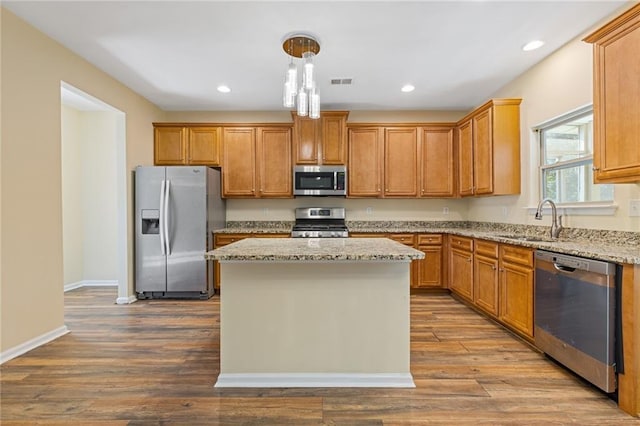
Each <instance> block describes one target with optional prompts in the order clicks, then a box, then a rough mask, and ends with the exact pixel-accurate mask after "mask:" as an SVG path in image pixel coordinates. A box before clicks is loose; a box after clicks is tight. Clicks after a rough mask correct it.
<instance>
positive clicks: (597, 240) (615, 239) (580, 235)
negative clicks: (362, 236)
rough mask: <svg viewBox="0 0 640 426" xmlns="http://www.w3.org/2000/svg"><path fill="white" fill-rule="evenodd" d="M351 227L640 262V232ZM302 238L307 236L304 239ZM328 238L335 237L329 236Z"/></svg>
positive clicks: (263, 226) (272, 227)
mask: <svg viewBox="0 0 640 426" xmlns="http://www.w3.org/2000/svg"><path fill="white" fill-rule="evenodd" d="M228 225H229V226H227V227H226V228H223V229H219V230H215V231H214V232H216V233H253V234H265V233H282V234H287V233H290V232H291V227H292V226H293V222H286V221H283V222H230V223H229V224H228ZM347 227H348V228H349V232H352V233H353V232H362V233H381V234H383V233H384V234H390V233H438V234H452V235H460V236H464V237H469V238H479V239H484V240H489V241H496V242H499V243H506V244H512V245H518V246H524V247H530V248H534V249H542V250H549V251H554V252H558V253H564V254H569V255H574V256H582V257H587V258H591V259H599V260H604V261H608V262H616V263H628V264H635V265H640V233H638V232H622V231H604V230H592V229H580V228H573V229H572V228H568V229H564V230H563V231H562V233H561V234H560V238H559V239H557V240H552V239H551V238H549V227H548V226H532V225H517V224H516V225H514V224H504V223H488V222H454V221H451V222H444V221H357V222H349V221H348V222H347ZM507 236H513V237H516V236H527V237H529V239H518V238H509V237H507ZM534 239H535V240H534ZM296 240H297V239H296ZM300 240H305V239H304V238H301V239H300ZM325 240H331V239H329V238H327V239H325ZM323 241H324V240H323Z"/></svg>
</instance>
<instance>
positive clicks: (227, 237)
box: [213, 234, 251, 290]
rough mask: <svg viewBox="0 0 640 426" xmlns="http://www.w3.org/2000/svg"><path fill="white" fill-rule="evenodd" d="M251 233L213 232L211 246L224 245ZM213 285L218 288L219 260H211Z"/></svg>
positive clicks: (242, 238) (218, 246)
mask: <svg viewBox="0 0 640 426" xmlns="http://www.w3.org/2000/svg"><path fill="white" fill-rule="evenodd" d="M250 236H251V234H215V235H214V236H213V248H220V247H224V246H226V245H228V244H231V243H235V242H236V241H240V240H244V239H245V238H249V237H250ZM213 274H214V280H213V286H214V288H215V289H216V290H219V289H220V262H218V261H217V260H214V261H213Z"/></svg>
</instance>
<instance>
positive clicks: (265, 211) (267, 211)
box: [262, 207, 269, 216]
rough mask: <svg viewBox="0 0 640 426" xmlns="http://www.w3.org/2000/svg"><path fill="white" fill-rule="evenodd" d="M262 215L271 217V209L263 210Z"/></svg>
mask: <svg viewBox="0 0 640 426" xmlns="http://www.w3.org/2000/svg"><path fill="white" fill-rule="evenodd" d="M262 214H263V215H265V216H269V209H268V208H267V207H265V208H263V209H262Z"/></svg>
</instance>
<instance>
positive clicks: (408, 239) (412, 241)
mask: <svg viewBox="0 0 640 426" xmlns="http://www.w3.org/2000/svg"><path fill="white" fill-rule="evenodd" d="M387 238H389V239H391V240H393V241H397V242H399V243H402V244H404V245H405V246H409V247H411V248H417V247H416V236H415V235H414V234H389V235H387ZM418 262H419V261H418V260H413V261H411V270H410V277H409V282H410V284H411V288H415V287H416V286H417V283H418Z"/></svg>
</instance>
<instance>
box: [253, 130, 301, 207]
mask: <svg viewBox="0 0 640 426" xmlns="http://www.w3.org/2000/svg"><path fill="white" fill-rule="evenodd" d="M256 136H257V140H256V147H257V152H256V159H257V160H256V163H257V166H258V182H259V185H258V187H259V192H258V195H259V196H260V197H269V198H289V197H292V196H293V189H292V183H291V179H292V172H291V128H289V127H270V128H258V129H257V135H256Z"/></svg>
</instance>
